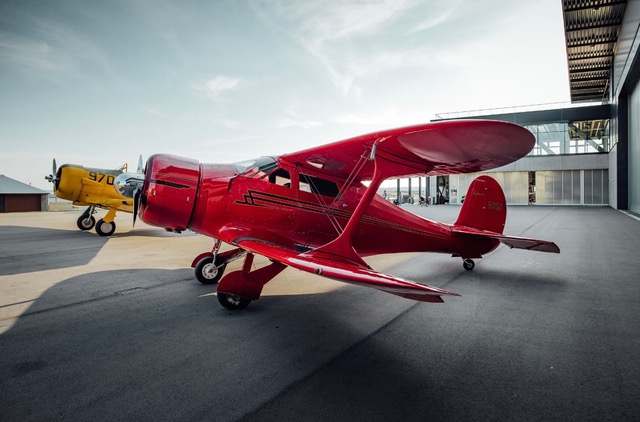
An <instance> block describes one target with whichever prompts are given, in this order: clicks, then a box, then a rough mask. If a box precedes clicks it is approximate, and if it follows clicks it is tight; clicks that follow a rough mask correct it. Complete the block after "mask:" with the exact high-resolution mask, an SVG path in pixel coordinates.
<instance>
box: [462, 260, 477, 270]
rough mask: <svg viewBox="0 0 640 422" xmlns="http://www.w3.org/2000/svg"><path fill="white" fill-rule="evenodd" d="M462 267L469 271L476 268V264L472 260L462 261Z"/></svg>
mask: <svg viewBox="0 0 640 422" xmlns="http://www.w3.org/2000/svg"><path fill="white" fill-rule="evenodd" d="M462 266H463V267H464V269H465V270H467V271H471V270H473V268H474V267H475V266H476V263H475V262H473V259H463V260H462Z"/></svg>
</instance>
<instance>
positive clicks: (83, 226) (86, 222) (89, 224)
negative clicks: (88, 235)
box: [76, 214, 96, 230]
mask: <svg viewBox="0 0 640 422" xmlns="http://www.w3.org/2000/svg"><path fill="white" fill-rule="evenodd" d="M76 223H77V224H78V228H79V229H80V230H91V229H92V228H93V226H95V225H96V219H95V218H93V216H92V215H85V214H82V215H81V216H80V218H78V221H77V222H76Z"/></svg>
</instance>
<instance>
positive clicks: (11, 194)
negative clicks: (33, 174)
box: [0, 174, 49, 212]
mask: <svg viewBox="0 0 640 422" xmlns="http://www.w3.org/2000/svg"><path fill="white" fill-rule="evenodd" d="M48 196H49V192H47V191H44V190H42V189H38V188H34V187H33V186H31V185H27V184H26V183H22V182H19V181H17V180H15V179H12V178H10V177H7V176H5V175H3V174H0V212H22V211H47V209H48V200H47V197H48Z"/></svg>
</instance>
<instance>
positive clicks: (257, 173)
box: [233, 157, 278, 179]
mask: <svg viewBox="0 0 640 422" xmlns="http://www.w3.org/2000/svg"><path fill="white" fill-rule="evenodd" d="M233 166H234V167H235V169H236V171H237V172H238V174H240V175H242V176H245V177H251V178H254V179H262V178H264V177H265V176H267V175H268V174H269V173H271V172H272V171H273V170H274V169H275V168H276V167H278V163H277V161H276V159H275V158H273V157H260V158H256V159H255V160H247V161H241V162H239V163H234V164H233Z"/></svg>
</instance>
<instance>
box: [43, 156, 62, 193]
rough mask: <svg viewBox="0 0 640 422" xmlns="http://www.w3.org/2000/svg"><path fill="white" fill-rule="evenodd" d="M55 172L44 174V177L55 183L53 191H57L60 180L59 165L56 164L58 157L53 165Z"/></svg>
mask: <svg viewBox="0 0 640 422" xmlns="http://www.w3.org/2000/svg"><path fill="white" fill-rule="evenodd" d="M51 170H52V171H53V173H51V174H50V175H48V176H44V179H45V180H47V181H49V182H51V183H53V191H54V192H55V191H56V190H57V189H58V181H59V180H60V179H58V174H57V173H58V166H57V165H56V159H55V158H54V159H53V166H52V169H51Z"/></svg>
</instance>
